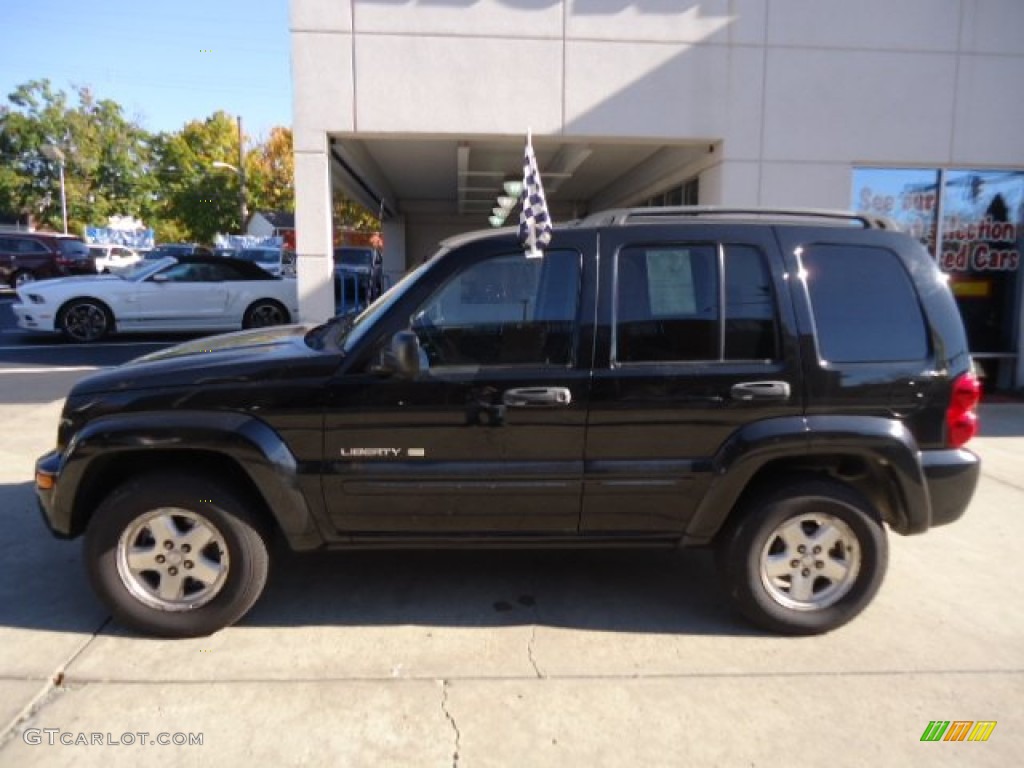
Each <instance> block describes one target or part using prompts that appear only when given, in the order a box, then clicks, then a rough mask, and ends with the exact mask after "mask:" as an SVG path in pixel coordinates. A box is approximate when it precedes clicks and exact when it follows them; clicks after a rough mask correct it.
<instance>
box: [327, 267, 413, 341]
mask: <svg viewBox="0 0 1024 768" xmlns="http://www.w3.org/2000/svg"><path fill="white" fill-rule="evenodd" d="M429 265H430V261H427V262H424V263H423V264H420V265H419V266H418V267H416V269H414V270H413V271H412V272H410V273H409V274H407V275H406V276H405V277H403V278H402V279H401V280H399V281H398V282H397V283H395V284H394V285H393V286H392V287H391V288H390V289H388V290H387V291H386V292H385V293H383V294H381V295H380V296H379V297H378V298H377V300H376V301H375V302H373V303H372V304H371V305H370V306H368V307H367V308H366V309H364V310H363V311H362V312H360V313H359V314H358V315H357V316H356V318H355V320H353V321H352V325H351V327H350V328H349V329H348V333H347V334H345V335H343V336H342V337H341V338H339V339H338V341H337V343H338V345H339V346H340V347H341V349H342V351H343V352H345V353H348V352H350V351H351V350H352V348H353V347H355V345H356V344H358V343H359V340H360V339H362V338H363V335H364V334H365V333H366V332H367V331H368V330H369V329H370V328H372V327H373V326H374V324H375V323H376V320H377V318H378V317H380V316H381V315H384V314H385V313H387V311H388V310H389V309H391V307H393V306H394V305H395V304H396V303H397V302H398V301H399V300H400V299H401V298H402V297H403V296H404V295H405V294H406V292H407V291H408V290H409V289H410V288H411V287H412V286H413V285H414V284H415V283H416V281H417V280H419V278H420V276H421V275H422V274H423V273H424V271H426V269H427V267H428V266H429Z"/></svg>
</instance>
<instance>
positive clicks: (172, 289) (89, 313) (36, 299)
mask: <svg viewBox="0 0 1024 768" xmlns="http://www.w3.org/2000/svg"><path fill="white" fill-rule="evenodd" d="M12 309H13V310H14V315H15V317H16V318H17V321H18V327H20V328H24V329H25V330H30V331H47V332H59V333H63V334H64V336H65V337H67V338H68V339H69V340H71V341H75V342H95V341H99V340H100V339H102V338H104V337H105V336H106V335H107V334H109V333H113V332H118V333H131V332H144V333H145V332H151V331H189V332H192V331H236V330H239V329H243V328H261V327H265V326H271V325H282V324H285V323H289V322H292V320H293V319H295V318H297V317H298V292H297V290H296V284H295V281H294V280H281V279H279V278H275V277H274V276H273V275H271V274H269V273H268V272H267V271H265V270H263V269H261V268H260V267H258V266H256V265H255V264H252V263H250V262H248V261H243V260H241V259H232V258H225V257H219V256H192V255H181V256H164V257H163V258H161V259H159V260H156V261H152V260H143V261H140V262H139V263H137V264H136V265H135V266H132V267H128V268H127V269H123V270H120V271H119V272H117V273H113V274H107V275H94V276H92V277H91V278H89V277H77V278H66V279H60V280H47V281H43V282H39V283H22V284H21V285H20V287H19V289H18V303H16V304H14V305H13V307H12Z"/></svg>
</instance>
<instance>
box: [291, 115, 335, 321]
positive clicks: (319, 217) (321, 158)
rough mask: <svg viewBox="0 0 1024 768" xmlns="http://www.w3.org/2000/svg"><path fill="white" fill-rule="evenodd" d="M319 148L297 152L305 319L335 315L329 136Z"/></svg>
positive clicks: (297, 230)
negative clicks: (328, 152)
mask: <svg viewBox="0 0 1024 768" xmlns="http://www.w3.org/2000/svg"><path fill="white" fill-rule="evenodd" d="M320 144H321V146H320V148H318V149H316V150H299V149H296V151H295V236H296V237H295V249H296V252H297V254H298V260H297V264H296V267H297V270H298V283H299V286H298V287H299V314H300V316H301V317H300V320H301V321H302V322H314V323H317V322H323V321H324V320H327V319H328V318H330V317H333V316H334V228H333V223H332V220H331V166H330V159H329V157H328V154H327V136H326V134H325V135H324V136H323V139H322V142H320Z"/></svg>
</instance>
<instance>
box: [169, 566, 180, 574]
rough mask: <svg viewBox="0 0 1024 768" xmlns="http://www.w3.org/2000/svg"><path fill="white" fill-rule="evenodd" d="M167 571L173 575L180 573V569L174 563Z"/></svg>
mask: <svg viewBox="0 0 1024 768" xmlns="http://www.w3.org/2000/svg"><path fill="white" fill-rule="evenodd" d="M167 572H168V573H169V574H171V576H177V575H178V569H177V568H175V567H174V566H173V565H172V566H171V567H170V568H168V569H167Z"/></svg>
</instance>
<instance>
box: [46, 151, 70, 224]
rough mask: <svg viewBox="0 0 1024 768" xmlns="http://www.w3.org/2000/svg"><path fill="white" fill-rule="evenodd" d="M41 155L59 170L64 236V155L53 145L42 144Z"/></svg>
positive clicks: (65, 219)
mask: <svg viewBox="0 0 1024 768" xmlns="http://www.w3.org/2000/svg"><path fill="white" fill-rule="evenodd" d="M41 149H42V153H43V154H44V155H45V156H46V157H48V158H49V159H50V160H53V161H54V162H56V163H57V168H58V169H59V170H60V215H61V219H63V221H64V234H65V235H66V234H67V233H68V196H67V192H66V190H65V187H64V153H63V152H61V151H60V147H57V146H55V145H54V144H44V145H43V146H42V148H41Z"/></svg>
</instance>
